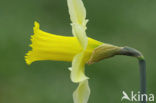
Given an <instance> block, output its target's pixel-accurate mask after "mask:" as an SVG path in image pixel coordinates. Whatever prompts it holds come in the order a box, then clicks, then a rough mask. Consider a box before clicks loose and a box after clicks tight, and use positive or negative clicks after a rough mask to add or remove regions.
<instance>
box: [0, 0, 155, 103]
mask: <svg viewBox="0 0 156 103" xmlns="http://www.w3.org/2000/svg"><path fill="white" fill-rule="evenodd" d="M83 1H84V4H85V7H86V9H87V18H88V19H89V23H88V25H87V26H88V30H87V34H88V36H89V37H92V38H94V39H97V40H99V41H102V42H105V43H111V44H114V45H118V46H125V45H126V46H130V47H134V48H136V49H138V50H140V51H142V53H143V54H144V56H145V58H146V61H147V87H148V93H153V94H156V88H155V87H156V79H155V78H156V76H155V72H156V64H155V60H156V59H155V57H156V54H155V51H156V47H155V45H156V40H155V38H156V0H83ZM34 21H38V22H39V23H40V25H41V29H42V30H44V31H47V32H50V33H54V34H61V35H72V34H71V26H70V19H69V15H68V9H67V3H66V0H0V103H73V101H72V92H73V91H74V90H75V88H76V87H77V85H76V84H73V83H72V82H71V80H70V72H69V70H68V69H67V68H68V67H70V66H71V63H66V62H55V61H42V62H35V63H33V64H32V65H31V66H27V65H26V64H25V61H24V55H25V53H26V52H27V51H28V50H30V49H31V48H29V47H28V45H29V44H30V43H31V42H30V35H31V34H33V22H34ZM86 73H87V75H88V76H89V77H90V80H89V82H90V88H91V96H90V99H89V103H120V102H121V97H122V91H123V90H124V91H125V92H127V93H128V94H130V91H132V90H133V91H135V92H137V91H139V70H138V63H137V60H136V59H134V58H131V57H124V56H116V57H114V58H111V59H107V60H103V61H101V62H99V63H96V64H93V65H89V66H86ZM123 103H132V102H128V101H126V100H125V101H123ZM134 103H135V102H134Z"/></svg>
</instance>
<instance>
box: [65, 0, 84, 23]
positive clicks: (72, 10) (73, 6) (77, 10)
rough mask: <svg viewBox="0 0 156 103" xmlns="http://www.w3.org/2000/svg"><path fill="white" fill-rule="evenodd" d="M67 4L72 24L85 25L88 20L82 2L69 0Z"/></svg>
mask: <svg viewBox="0 0 156 103" xmlns="http://www.w3.org/2000/svg"><path fill="white" fill-rule="evenodd" d="M67 4H68V9H69V14H70V19H71V21H72V23H76V24H81V25H83V23H84V22H85V18H86V10H85V7H84V4H83V2H82V0H67Z"/></svg>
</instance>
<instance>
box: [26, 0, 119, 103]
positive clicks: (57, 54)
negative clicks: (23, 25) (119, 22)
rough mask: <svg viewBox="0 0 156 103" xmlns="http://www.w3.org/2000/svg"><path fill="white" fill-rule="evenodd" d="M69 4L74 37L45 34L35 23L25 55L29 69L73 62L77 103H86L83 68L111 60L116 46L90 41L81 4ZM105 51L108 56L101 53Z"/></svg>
mask: <svg viewBox="0 0 156 103" xmlns="http://www.w3.org/2000/svg"><path fill="white" fill-rule="evenodd" d="M67 4H68V8H69V14H70V19H71V21H72V23H71V26H72V33H73V35H74V36H73V37H72V36H60V35H55V34H50V33H47V32H44V31H42V30H40V28H39V23H37V22H35V23H34V25H35V26H34V35H33V36H31V41H32V44H31V45H30V46H31V47H32V50H31V51H29V52H28V53H27V54H26V56H25V60H26V63H27V64H29V65H30V64H31V63H32V62H35V61H41V60H54V61H69V62H71V61H72V66H71V67H70V68H69V69H70V71H71V75H70V77H71V80H72V81H73V82H74V83H79V86H78V88H77V89H76V90H75V91H74V93H73V99H74V103H87V101H88V98H89V95H90V89H89V85H88V79H89V78H88V77H87V76H86V75H85V68H84V66H85V64H86V63H87V62H88V63H93V62H96V61H98V60H100V59H103V57H104V58H107V57H109V56H112V55H111V54H109V51H110V50H112V49H114V46H112V45H108V44H103V43H102V42H99V41H97V40H94V39H92V38H88V37H87V35H86V29H87V27H86V24H87V22H88V20H87V19H86V10H85V7H84V5H83V2H82V0H67ZM103 49H104V51H105V52H101V51H99V50H103ZM115 50H116V49H115ZM95 54H98V55H95ZM105 54H106V55H105ZM101 55H102V56H101Z"/></svg>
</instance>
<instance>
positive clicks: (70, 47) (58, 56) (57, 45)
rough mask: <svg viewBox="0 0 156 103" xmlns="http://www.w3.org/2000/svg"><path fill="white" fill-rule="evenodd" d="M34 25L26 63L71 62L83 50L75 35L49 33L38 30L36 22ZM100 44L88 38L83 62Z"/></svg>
mask: <svg viewBox="0 0 156 103" xmlns="http://www.w3.org/2000/svg"><path fill="white" fill-rule="evenodd" d="M34 25H35V26H34V35H32V36H31V42H32V44H31V45H30V47H32V50H31V51H29V52H28V53H27V54H26V56H25V60H26V63H27V64H28V65H30V64H31V63H32V62H35V61H41V60H53V61H67V62H68V61H69V62H71V61H72V60H73V57H74V56H75V55H76V54H78V53H80V52H81V51H82V50H83V48H82V47H81V45H80V44H79V42H78V40H77V38H76V37H73V36H60V35H55V34H50V33H47V32H44V31H42V30H40V28H39V23H38V22H35V23H34ZM102 44H103V43H102V42H99V41H97V40H94V39H92V38H88V45H87V49H86V50H85V54H84V55H85V56H84V62H87V61H88V60H89V58H90V57H91V54H92V52H93V50H94V49H95V48H96V47H98V46H100V45H102Z"/></svg>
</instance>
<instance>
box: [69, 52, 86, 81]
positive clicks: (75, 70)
mask: <svg viewBox="0 0 156 103" xmlns="http://www.w3.org/2000/svg"><path fill="white" fill-rule="evenodd" d="M84 60H85V59H84V52H81V53H79V54H77V55H76V56H75V57H74V59H73V62H72V69H71V80H72V81H73V82H81V81H83V80H86V79H89V78H88V77H86V76H85V71H84V65H85V63H86V62H85V61H84Z"/></svg>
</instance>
